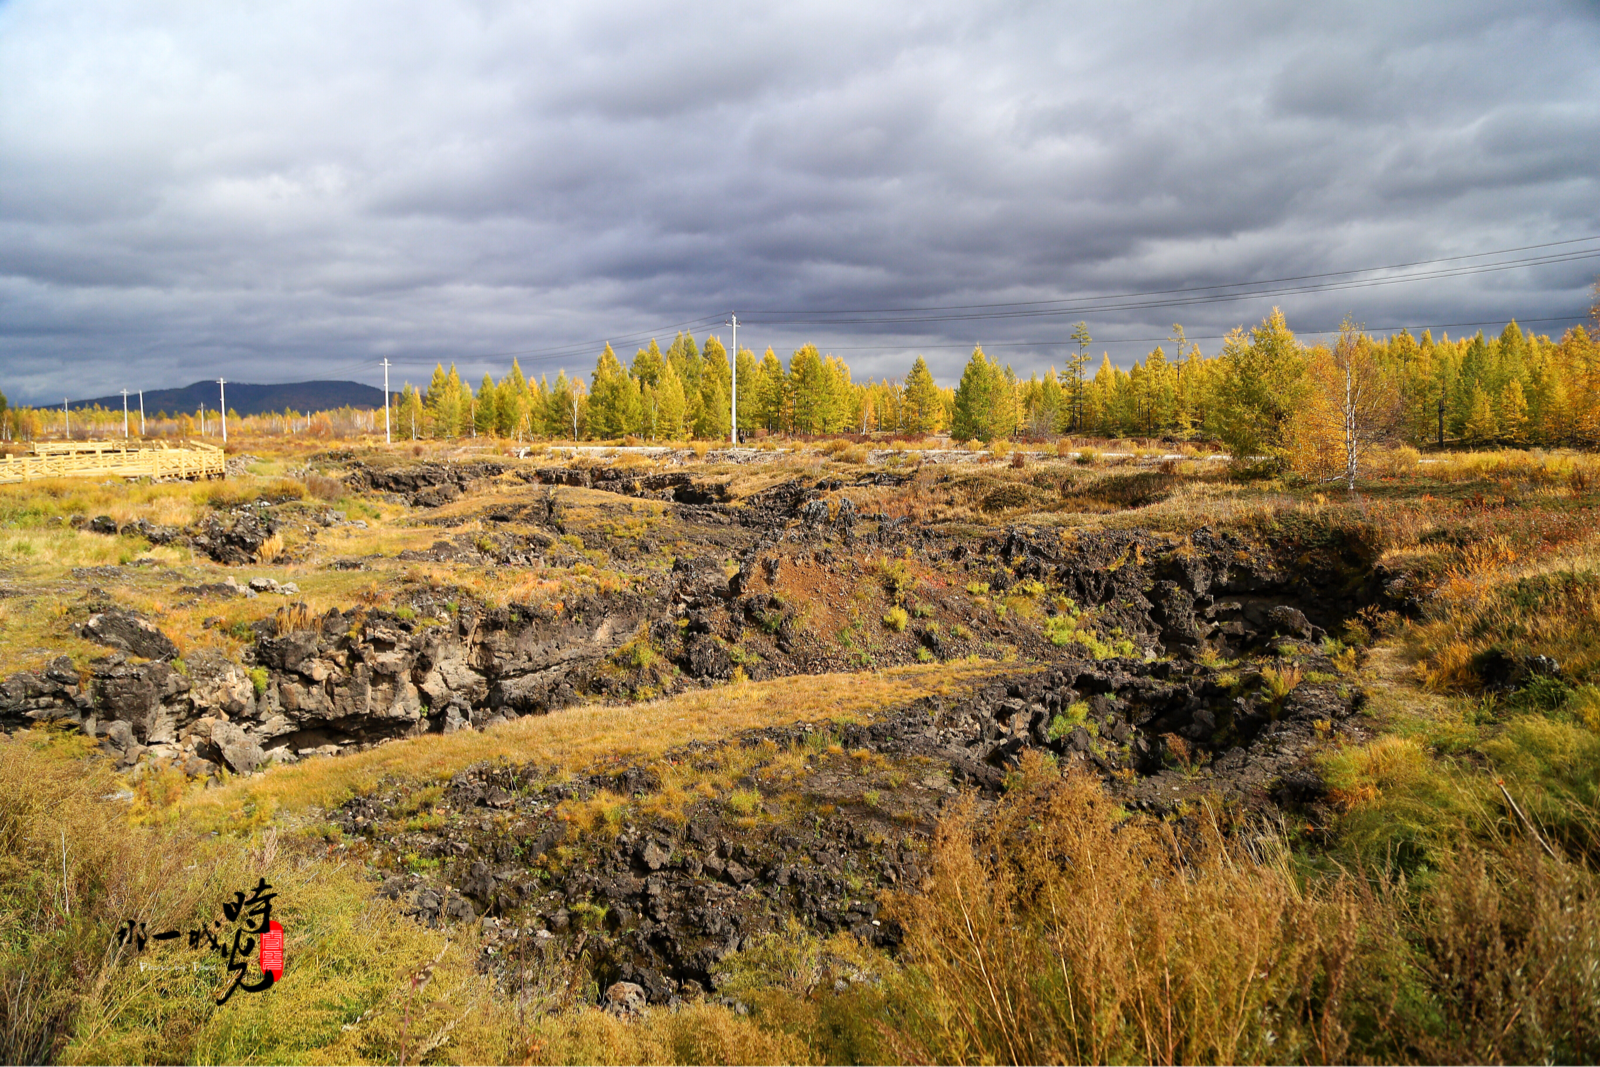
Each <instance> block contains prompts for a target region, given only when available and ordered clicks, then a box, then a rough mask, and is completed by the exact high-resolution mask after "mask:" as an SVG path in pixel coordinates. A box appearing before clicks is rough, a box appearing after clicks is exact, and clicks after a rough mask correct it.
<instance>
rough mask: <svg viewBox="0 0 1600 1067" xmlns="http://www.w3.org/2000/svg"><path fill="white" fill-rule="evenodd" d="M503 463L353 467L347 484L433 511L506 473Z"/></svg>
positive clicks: (352, 465)
mask: <svg viewBox="0 0 1600 1067" xmlns="http://www.w3.org/2000/svg"><path fill="white" fill-rule="evenodd" d="M505 470H506V467H505V464H503V463H421V464H417V465H416V466H407V467H392V468H377V467H370V466H368V465H366V464H365V463H360V462H357V463H352V464H351V465H350V473H349V474H348V475H347V476H346V478H345V482H346V484H347V485H349V486H350V487H351V488H352V489H357V490H362V489H375V490H377V491H379V492H382V493H398V494H400V495H401V496H404V497H405V498H406V500H407V502H408V503H410V504H411V505H412V506H413V507H425V508H434V507H438V506H439V505H441V504H448V503H450V502H451V501H452V500H455V499H457V498H458V497H460V496H461V494H462V493H463V492H465V491H466V490H467V489H468V488H469V487H470V486H471V485H472V484H473V483H474V482H478V481H481V480H483V479H486V478H493V477H495V476H497V475H500V474H503V473H505Z"/></svg>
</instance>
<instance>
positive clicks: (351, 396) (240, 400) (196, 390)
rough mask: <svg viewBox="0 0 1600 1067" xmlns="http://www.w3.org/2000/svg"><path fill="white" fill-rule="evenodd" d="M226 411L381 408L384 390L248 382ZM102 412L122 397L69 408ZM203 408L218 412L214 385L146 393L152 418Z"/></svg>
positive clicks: (132, 398) (234, 387) (234, 388)
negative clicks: (99, 409) (96, 406)
mask: <svg viewBox="0 0 1600 1067" xmlns="http://www.w3.org/2000/svg"><path fill="white" fill-rule="evenodd" d="M227 390H228V407H229V408H230V409H232V410H234V411H237V412H238V413H239V414H240V415H260V414H262V413H264V412H278V411H283V410H284V409H285V408H292V409H293V410H295V411H302V412H303V411H327V410H329V409H331V408H343V407H352V408H381V407H382V406H383V390H382V389H378V388H376V387H374V386H370V385H362V384H361V383H360V382H327V381H323V382H288V383H286V384H283V385H251V384H250V383H249V382H229V383H228V386H227ZM96 404H99V405H100V406H101V407H103V408H109V409H112V410H115V411H120V410H122V394H121V393H114V394H112V395H111V396H102V397H94V398H91V399H89V400H72V401H69V402H68V406H69V407H72V408H91V407H94V406H95V405H96ZM201 404H204V405H205V406H206V410H207V411H215V410H216V408H217V383H216V382H214V381H211V382H195V383H194V384H193V385H186V386H184V387H183V388H181V389H146V390H145V391H144V411H145V414H146V415H147V416H154V415H155V414H156V412H158V411H165V412H166V413H167V414H169V415H171V414H174V413H176V412H194V411H198V410H200V405H201ZM138 405H139V395H138V394H137V393H134V392H130V393H128V410H129V411H138V410H139V407H138Z"/></svg>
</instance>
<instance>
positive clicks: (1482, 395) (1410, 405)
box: [0, 309, 1600, 464]
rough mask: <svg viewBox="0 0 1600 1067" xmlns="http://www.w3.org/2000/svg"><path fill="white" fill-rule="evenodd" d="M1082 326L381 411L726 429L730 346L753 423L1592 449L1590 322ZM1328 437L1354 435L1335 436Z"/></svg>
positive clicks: (721, 357) (570, 383) (85, 416)
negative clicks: (1025, 359)
mask: <svg viewBox="0 0 1600 1067" xmlns="http://www.w3.org/2000/svg"><path fill="white" fill-rule="evenodd" d="M1073 340H1074V345H1075V349H1076V351H1073V352H1070V353H1069V355H1068V357H1067V358H1066V360H1065V366H1064V367H1063V369H1062V370H1060V371H1058V370H1057V369H1056V368H1055V367H1051V368H1050V369H1049V370H1047V371H1045V372H1044V373H1043V374H1042V375H1041V374H1037V373H1035V374H1031V375H1030V376H1029V377H1028V378H1027V379H1025V380H1024V379H1021V378H1019V377H1018V375H1017V374H1016V373H1015V372H1014V371H1013V369H1012V368H1011V367H1010V366H1009V365H1006V364H1002V363H1000V362H999V361H996V360H993V359H991V358H990V357H989V356H988V355H987V354H986V353H985V352H984V351H983V349H982V348H981V347H977V348H975V349H974V350H973V353H972V355H971V357H970V358H969V359H968V361H967V363H966V366H965V368H964V369H963V372H962V375H961V378H960V381H959V382H958V383H957V384H956V385H954V386H953V387H941V386H940V385H939V384H938V383H937V382H936V381H935V380H934V377H933V374H932V373H931V372H930V371H929V369H928V365H927V362H926V361H925V360H924V359H923V358H922V357H921V356H918V357H916V359H915V361H914V362H913V363H912V365H911V367H910V369H909V371H908V372H907V374H906V376H905V377H904V379H900V380H890V379H885V380H881V381H863V382H857V381H855V380H854V379H853V378H852V376H851V372H850V367H849V365H848V364H846V363H845V361H844V360H842V359H840V358H839V357H837V356H833V355H824V354H823V353H822V352H820V351H819V350H818V349H817V347H816V346H815V345H811V344H806V345H803V346H801V347H800V348H798V349H796V350H795V351H794V352H793V353H792V354H791V356H790V357H789V359H788V362H787V365H785V363H784V361H783V360H781V359H779V357H778V356H777V354H776V353H775V352H774V351H773V350H772V349H771V348H768V349H767V350H766V352H765V353H764V354H763V355H762V356H761V357H760V358H759V359H758V358H757V357H756V354H755V353H754V352H753V351H751V350H750V349H747V348H741V349H740V350H739V351H738V353H737V354H736V355H735V356H734V357H733V358H732V359H730V357H729V354H728V351H727V349H726V348H725V347H724V346H723V344H722V341H721V339H720V338H718V337H717V336H715V335H713V336H710V337H707V338H706V339H705V341H704V342H697V341H696V339H695V338H694V337H693V336H692V335H690V334H687V333H680V334H678V335H677V336H676V337H675V338H674V339H673V341H672V343H671V344H670V345H669V346H668V347H667V348H666V349H665V350H662V349H661V347H660V346H659V345H658V344H657V342H655V341H653V340H652V341H651V342H650V344H649V345H647V346H645V347H642V348H640V349H639V350H638V351H637V352H636V353H635V354H634V356H633V359H632V360H631V361H630V362H629V363H628V364H626V365H625V364H624V363H623V362H622V360H621V359H619V358H618V356H617V355H616V353H615V352H614V351H613V350H612V348H611V346H610V345H609V344H608V345H606V346H605V347H604V349H603V350H602V351H601V353H600V357H599V359H598V360H597V362H596V365H595V368H594V371H593V372H592V374H591V375H590V376H589V378H588V379H587V380H585V379H584V378H583V377H581V376H577V375H574V376H572V377H568V375H567V372H566V371H565V370H562V371H561V372H559V373H558V374H557V375H556V377H555V380H554V381H551V380H549V379H548V377H545V376H541V377H539V378H537V379H536V378H531V377H528V376H527V375H525V374H524V373H523V371H522V368H521V366H520V365H519V364H518V363H516V362H515V361H513V363H512V365H511V368H510V370H509V371H508V372H507V373H506V374H505V375H504V376H503V377H501V378H500V379H498V380H496V379H495V378H494V377H493V376H492V375H487V374H486V375H484V377H483V380H482V382H481V383H480V384H479V385H478V387H477V388H476V389H474V388H473V387H472V385H471V384H470V383H469V382H466V381H463V380H462V379H461V377H460V375H459V373H458V372H457V370H456V368H455V366H454V365H451V366H450V367H449V368H448V369H446V368H445V366H444V365H443V364H439V365H437V366H436V367H435V368H434V372H433V376H432V378H431V380H430V381H429V383H428V385H427V387H426V388H423V389H419V388H417V387H416V386H414V385H411V384H410V383H407V384H406V385H405V386H404V388H403V389H402V390H401V392H400V393H399V394H397V395H396V396H395V399H394V404H393V406H392V408H391V411H390V418H391V425H392V428H393V432H394V434H395V436H396V437H400V438H407V437H410V438H456V437H465V436H474V435H476V436H492V437H501V438H509V439H514V440H529V439H533V438H550V439H555V438H559V439H591V440H617V439H621V438H626V437H635V438H638V439H641V440H657V441H674V440H683V439H687V438H701V439H710V440H717V439H725V438H727V437H728V435H729V431H730V421H731V419H732V417H733V413H732V410H731V409H732V403H731V393H732V390H733V385H734V382H733V368H734V365H735V361H736V363H737V367H738V412H737V418H738V423H739V429H740V431H741V433H742V434H751V433H753V432H758V431H765V432H767V433H783V434H837V433H852V432H853V433H889V434H904V435H926V434H933V433H941V432H948V433H949V434H950V436H951V437H953V438H954V439H955V440H957V441H962V442H965V441H980V442H985V443H987V442H990V441H993V440H995V439H996V438H1015V437H1050V436H1055V435H1061V434H1072V435H1080V436H1094V437H1153V438H1165V439H1170V440H1210V441H1216V442H1220V443H1221V444H1222V446H1223V447H1224V448H1226V449H1227V450H1228V451H1230V452H1231V453H1233V454H1234V455H1235V456H1236V457H1254V458H1256V459H1260V460H1262V461H1268V462H1277V463H1290V462H1299V463H1301V464H1304V463H1306V462H1308V461H1307V460H1306V459H1305V457H1306V456H1307V455H1320V456H1323V457H1324V459H1325V460H1327V462H1332V460H1331V459H1327V457H1331V456H1333V455H1334V454H1335V453H1339V454H1340V455H1344V456H1345V460H1343V461H1341V462H1346V461H1348V460H1349V455H1348V453H1349V449H1348V447H1347V446H1348V444H1349V441H1348V440H1347V439H1348V438H1350V437H1351V435H1352V434H1353V435H1355V436H1359V437H1361V438H1362V439H1363V440H1379V439H1390V440H1395V441H1406V442H1410V443H1413V444H1421V443H1424V442H1429V441H1436V440H1440V439H1444V440H1449V441H1452V442H1460V443H1463V444H1467V445H1472V446H1476V447H1484V446H1495V445H1515V446H1523V445H1537V446H1545V447H1551V446H1573V447H1581V448H1596V447H1600V345H1597V344H1596V342H1595V340H1594V338H1593V336H1592V335H1591V334H1590V333H1589V332H1588V331H1586V330H1585V329H1583V328H1582V327H1573V328H1572V329H1570V330H1568V331H1566V332H1565V333H1564V334H1563V335H1562V336H1561V337H1560V338H1558V339H1552V338H1550V337H1549V336H1544V335H1535V334H1533V333H1531V332H1529V331H1525V330H1523V329H1522V328H1521V327H1520V326H1519V325H1518V324H1517V323H1516V322H1514V321H1513V322H1511V323H1509V324H1507V326H1506V327H1505V329H1504V330H1502V331H1501V332H1500V333H1499V334H1498V335H1497V336H1485V335H1484V334H1483V333H1482V332H1481V331H1480V332H1479V333H1477V334H1475V335H1473V336H1471V337H1460V338H1455V339H1452V338H1450V337H1449V336H1448V335H1447V334H1446V335H1441V336H1440V337H1438V338H1435V337H1434V336H1433V335H1432V333H1431V332H1424V333H1423V334H1422V335H1421V336H1420V337H1417V336H1414V335H1413V334H1411V333H1410V332H1409V331H1401V332H1399V333H1397V334H1393V335H1391V336H1388V337H1383V338H1379V337H1375V336H1372V335H1370V334H1367V333H1366V332H1364V331H1362V330H1360V329H1359V328H1358V327H1356V326H1355V325H1354V324H1350V323H1347V324H1346V326H1345V329H1344V330H1342V331H1341V333H1340V337H1339V340H1338V341H1337V342H1336V343H1335V344H1333V345H1332V346H1331V347H1329V346H1328V345H1322V344H1311V345H1308V344H1305V343H1303V342H1301V341H1300V340H1299V339H1298V338H1296V337H1295V335H1294V333H1293V331H1292V330H1291V329H1290V328H1289V325H1288V323H1287V321H1286V320H1285V318H1284V316H1283V315H1282V314H1281V313H1280V312H1279V311H1278V310H1277V309H1273V311H1272V313H1271V314H1270V315H1268V316H1267V317H1266V318H1265V319H1263V320H1262V321H1261V322H1260V323H1259V324H1258V325H1256V326H1255V327H1253V328H1251V329H1249V330H1246V329H1244V328H1243V327H1239V328H1236V329H1235V330H1234V331H1233V332H1232V333H1230V334H1229V335H1228V336H1227V337H1226V338H1224V339H1223V342H1222V345H1221V347H1220V348H1219V349H1218V350H1217V351H1216V352H1215V353H1213V354H1212V355H1209V356H1208V355H1206V354H1204V353H1203V352H1202V351H1201V349H1200V346H1199V345H1198V344H1194V343H1193V342H1191V341H1189V340H1188V338H1187V337H1186V336H1185V334H1184V330H1183V328H1182V327H1181V326H1177V325H1175V326H1174V327H1173V328H1172V333H1171V335H1170V337H1169V338H1168V343H1167V344H1165V345H1158V346H1156V347H1155V348H1154V349H1153V350H1152V351H1150V352H1149V353H1148V354H1147V355H1145V356H1144V357H1142V358H1140V359H1137V360H1135V361H1134V362H1133V363H1132V364H1131V365H1130V366H1128V367H1126V368H1123V367H1118V366H1116V365H1114V364H1113V363H1112V362H1111V358H1110V355H1109V354H1108V353H1103V354H1102V355H1101V358H1100V361H1099V365H1098V367H1097V369H1095V371H1094V372H1093V373H1092V374H1091V373H1090V372H1089V366H1090V362H1091V359H1090V354H1089V353H1090V348H1091V346H1092V344H1093V338H1092V337H1091V336H1090V333H1089V330H1088V326H1087V324H1085V323H1079V324H1078V325H1077V327H1076V329H1075V331H1074V333H1073ZM1357 408H1359V411H1357V410H1356V409H1357ZM121 414H122V413H121V412H120V411H114V412H113V411H100V410H94V411H84V412H80V411H76V410H75V411H74V412H73V413H72V420H73V423H74V430H75V432H81V431H82V430H90V431H91V432H92V431H93V430H99V431H101V432H107V433H115V432H119V431H120V428H121V427H120V420H121ZM338 414H340V415H341V417H340V418H337V419H330V420H324V421H327V422H328V423H329V426H330V428H332V430H333V432H342V431H344V430H345V429H347V428H348V429H349V430H351V431H354V432H360V431H362V430H363V429H366V428H371V429H376V428H377V427H378V426H379V425H380V424H381V418H374V417H371V416H368V417H366V418H362V417H360V416H359V415H358V414H357V413H354V412H343V413H338ZM230 416H231V417H230V423H232V422H233V420H234V419H237V416H236V415H232V413H230ZM1340 420H1343V422H1342V423H1341V421H1340ZM61 421H62V414H61V412H60V411H59V410H54V411H52V410H51V409H48V408H41V409H30V408H25V407H24V408H17V407H7V406H6V405H5V402H4V400H3V398H0V436H4V437H7V438H10V439H18V438H29V437H33V436H35V435H36V434H39V433H41V432H43V433H49V432H52V431H53V430H54V429H56V428H57V427H58V425H59V424H60V423H61ZM242 421H243V420H241V423H242ZM152 422H153V426H152V432H163V431H165V432H172V433H177V434H179V435H187V434H190V433H193V432H194V431H195V429H196V428H197V427H198V425H199V419H197V418H191V417H190V416H188V415H179V414H176V413H175V414H174V415H172V416H171V417H170V418H169V417H168V416H167V415H166V413H165V412H162V413H159V414H158V415H157V416H156V417H155V419H154V420H152ZM312 424H313V418H312V416H311V414H310V413H306V414H305V415H304V416H303V417H302V416H300V415H298V414H297V413H294V412H285V413H283V415H281V416H279V415H265V416H259V417H256V418H255V419H254V420H253V421H252V423H251V424H250V425H249V426H248V427H247V426H246V425H242V424H241V425H240V429H241V430H246V429H253V430H257V431H264V432H287V433H293V432H296V431H297V430H306V429H310V428H311V427H312ZM1357 424H1359V426H1357ZM1319 426H1320V427H1321V428H1320V429H1319V428H1318V427H1319ZM1340 426H1342V428H1339V427H1340ZM156 427H159V428H160V429H156ZM80 428H81V429H80ZM316 428H317V429H318V430H319V431H323V432H326V431H324V430H323V427H322V425H321V424H316ZM1336 429H1337V430H1338V432H1337V433H1335V430H1336ZM1333 438H1338V439H1339V440H1340V441H1343V442H1344V443H1343V444H1340V445H1338V447H1335V446H1334V445H1332V444H1329V443H1328V442H1329V441H1330V440H1332V439H1333ZM1318 441H1320V442H1321V443H1320V444H1317V443H1315V442H1318ZM1319 462H1322V461H1319Z"/></svg>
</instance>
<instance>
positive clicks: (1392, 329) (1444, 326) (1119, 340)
mask: <svg viewBox="0 0 1600 1067" xmlns="http://www.w3.org/2000/svg"><path fill="white" fill-rule="evenodd" d="M1581 317H1582V316H1580V315H1548V316H1545V317H1544V318H1536V319H1524V318H1517V317H1515V316H1513V317H1510V318H1502V319H1483V320H1481V321H1478V322H1436V323H1432V324H1428V325H1414V326H1364V327H1362V330H1363V332H1365V333H1374V334H1375V333H1399V332H1400V331H1401V330H1412V331H1415V330H1458V329H1461V328H1463V327H1467V326H1500V325H1504V324H1505V323H1508V322H1516V323H1519V324H1525V323H1530V322H1572V321H1574V320H1576V319H1579V318H1581ZM1337 332H1338V331H1337V330H1296V331H1295V334H1296V335H1297V336H1301V337H1306V336H1312V337H1315V336H1320V335H1322V334H1329V333H1337ZM1187 336H1188V338H1189V340H1191V341H1220V340H1222V339H1224V338H1226V337H1227V336H1228V335H1227V334H1225V333H1209V334H1208V333H1191V334H1188V335H1187ZM1170 340H1172V338H1171V337H1111V338H1105V337H1100V338H1096V339H1095V341H1094V343H1095V344H1097V345H1128V344H1160V343H1161V342H1163V341H1170ZM1075 344H1077V342H1076V341H998V342H994V343H992V344H982V343H981V342H973V343H972V344H968V343H967V342H957V343H954V344H937V345H914V344H908V345H900V346H893V345H850V346H846V347H844V348H838V347H834V346H832V345H830V346H828V350H827V353H826V354H827V355H833V354H834V353H836V352H881V351H883V350H884V349H885V348H892V347H900V348H905V349H909V350H912V351H917V352H931V351H934V350H935V349H946V348H959V349H966V348H971V347H975V346H976V347H981V348H983V349H985V350H987V349H991V348H1070V347H1071V346H1073V345H1075Z"/></svg>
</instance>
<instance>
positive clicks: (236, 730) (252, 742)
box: [211, 722, 266, 774]
mask: <svg viewBox="0 0 1600 1067" xmlns="http://www.w3.org/2000/svg"><path fill="white" fill-rule="evenodd" d="M211 744H212V745H213V746H215V748H216V749H217V751H219V752H221V753H222V759H223V761H224V762H226V763H227V765H228V766H229V767H230V768H231V769H232V770H233V772H234V773H235V774H251V773H253V772H254V771H255V769H256V768H257V767H259V766H261V764H262V763H263V762H265V760H266V753H264V752H262V751H261V746H260V745H259V744H258V743H257V742H256V739H255V738H254V737H251V736H250V735H249V734H247V733H245V731H244V730H243V729H241V728H240V727H238V726H236V725H235V724H233V723H231V722H217V723H213V724H212V726H211Z"/></svg>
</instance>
